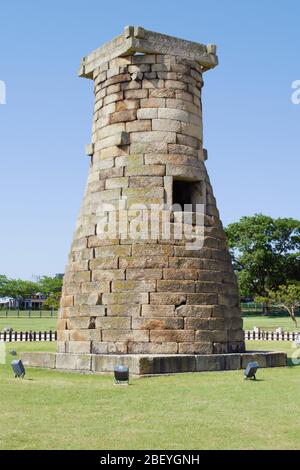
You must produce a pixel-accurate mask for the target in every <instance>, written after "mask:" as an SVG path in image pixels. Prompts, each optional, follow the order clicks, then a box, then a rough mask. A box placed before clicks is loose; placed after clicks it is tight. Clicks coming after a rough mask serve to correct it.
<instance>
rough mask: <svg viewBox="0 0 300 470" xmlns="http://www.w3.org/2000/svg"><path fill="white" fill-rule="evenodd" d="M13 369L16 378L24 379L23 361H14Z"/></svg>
mask: <svg viewBox="0 0 300 470" xmlns="http://www.w3.org/2000/svg"><path fill="white" fill-rule="evenodd" d="M11 367H12V370H13V372H14V374H15V378H16V377H22V379H24V376H25V367H24V366H23V362H22V361H21V359H16V360H14V361H12V363H11Z"/></svg>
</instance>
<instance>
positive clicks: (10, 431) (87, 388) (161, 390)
mask: <svg viewBox="0 0 300 470" xmlns="http://www.w3.org/2000/svg"><path fill="white" fill-rule="evenodd" d="M11 346H12V347H13V348H15V349H17V350H18V351H22V350H23V351H25V350H54V348H55V344H53V343H52V344H51V343H35V344H34V343H31V344H28V343H27V344H26V343H19V344H16V343H14V344H13V345H8V347H7V349H8V350H9V349H11ZM248 349H276V350H286V351H287V352H289V353H291V352H292V351H293V349H292V347H291V343H288V342H272V343H267V342H248ZM11 358H12V357H11V356H9V361H10V360H11ZM257 378H258V380H257V381H256V382H254V381H245V380H244V379H243V376H242V371H228V372H201V373H198V374H180V375H175V376H165V377H156V378H144V379H136V380H132V381H131V385H130V386H129V387H124V386H115V385H113V382H112V377H111V376H100V375H98V376H97V375H81V374H72V373H62V372H58V371H47V370H41V369H28V370H27V374H26V377H25V379H24V380H22V379H15V378H14V377H13V375H12V371H11V368H10V366H9V365H2V366H0V384H1V385H0V390H1V398H2V401H1V405H2V406H1V414H2V419H1V425H0V449H281V448H284V449H297V448H299V447H300V444H299V431H300V401H299V399H298V396H299V387H300V366H299V367H298V366H293V367H287V368H276V369H261V370H259V372H258V377H257Z"/></svg>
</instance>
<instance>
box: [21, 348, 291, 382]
mask: <svg viewBox="0 0 300 470" xmlns="http://www.w3.org/2000/svg"><path fill="white" fill-rule="evenodd" d="M98 344H99V343H97V342H95V343H94V347H95V349H96V348H97V346H98ZM188 344H189V343H180V345H181V346H182V347H185V348H188ZM109 345H110V343H109V342H104V343H100V344H99V346H98V347H100V348H102V349H105V350H106V351H107V350H108V349H109V347H110V346H109ZM160 347H162V348H163V349H165V350H166V351H167V350H169V351H170V352H165V353H161V354H159V353H152V352H147V349H148V350H155V348H160ZM130 348H131V349H132V351H133V353H129V354H125V355H124V354H123V355H120V354H116V353H111V354H106V353H104V354H103V353H101V352H99V353H96V354H66V353H45V352H41V353H38V352H35V353H31V352H23V353H22V354H21V358H22V361H23V363H24V365H25V366H26V367H48V368H51V369H54V368H56V369H61V370H71V371H72V370H78V371H81V372H96V373H110V374H112V373H113V371H114V368H115V367H116V366H117V365H125V366H128V367H129V373H130V375H136V376H142V375H161V374H174V373H182V372H205V371H221V370H239V369H244V368H245V367H246V365H247V364H248V362H253V361H254V360H255V361H256V362H258V363H259V365H260V367H284V366H286V363H287V356H286V354H285V353H283V352H261V351H249V352H248V353H242V354H241V353H239V354H189V353H188V354H176V353H175V352H174V351H175V350H176V348H177V343H172V342H171V343H170V342H163V343H147V342H145V343H144V342H139V341H132V342H131V343H130ZM139 349H141V350H143V353H139V352H138V350H139Z"/></svg>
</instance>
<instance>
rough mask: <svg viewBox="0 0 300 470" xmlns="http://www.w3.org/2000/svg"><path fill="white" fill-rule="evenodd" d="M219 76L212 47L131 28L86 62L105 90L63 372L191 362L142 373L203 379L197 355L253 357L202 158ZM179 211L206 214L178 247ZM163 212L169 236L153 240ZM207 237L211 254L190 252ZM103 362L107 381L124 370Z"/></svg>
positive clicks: (72, 279)
mask: <svg viewBox="0 0 300 470" xmlns="http://www.w3.org/2000/svg"><path fill="white" fill-rule="evenodd" d="M135 51H136V52H143V54H142V55H134V52H135ZM154 51H156V53H154ZM216 64H217V59H216V56H215V48H214V47H212V46H209V47H206V46H203V45H197V44H195V43H192V42H189V41H184V40H179V39H178V38H171V37H169V36H165V35H159V34H157V33H153V32H151V31H147V30H144V29H143V28H141V27H132V26H129V27H126V28H125V31H124V34H122V35H120V36H119V37H117V38H115V39H114V40H112V41H110V42H109V43H107V44H106V45H104V46H102V47H101V48H100V49H98V50H96V51H94V52H93V53H92V54H90V55H89V56H87V57H85V59H84V60H83V62H82V66H81V72H80V74H81V76H84V77H87V78H91V79H93V80H94V92H95V105H94V114H93V126H92V139H91V144H90V151H89V155H90V156H91V159H90V160H91V162H90V169H89V175H88V181H87V186H86V191H85V194H84V198H83V204H82V207H81V210H80V213H79V216H78V223H77V225H76V230H75V232H74V240H73V243H72V249H71V252H70V256H69V260H68V266H67V269H66V274H65V277H64V287H63V295H62V300H61V310H60V317H59V321H58V343H59V344H58V351H59V354H61V356H59V357H60V359H59V361H60V363H59V365H60V368H62V366H63V365H69V366H70V367H67V368H70V369H82V368H83V369H84V368H90V367H91V360H92V359H91V358H92V357H94V356H91V355H94V354H95V355H105V354H106V355H114V354H116V355H117V354H124V355H128V354H129V355H130V353H133V354H137V355H138V354H145V355H146V354H148V355H155V354H160V353H161V354H167V355H168V354H170V355H177V354H178V353H182V354H183V355H189V354H191V355H192V357H191V359H182V358H176V359H174V360H173V359H169V358H164V359H156V358H154V359H151V360H146V359H145V358H144V359H143V360H142V359H141V360H140V361H137V362H133V363H132V364H133V367H135V368H136V370H143V371H144V373H146V372H145V371H147V373H151V371H153V370H154V371H156V370H161V371H163V372H164V371H169V372H172V371H179V370H181V371H192V370H194V369H195V367H196V365H195V364H196V361H195V357H194V355H195V354H212V353H215V354H217V353H225V352H231V353H235V352H239V351H243V350H244V339H243V331H242V323H241V320H240V311H239V298H238V289H237V284H236V279H235V278H234V276H233V270H232V266H231V259H230V255H229V253H228V250H227V248H226V237H225V234H224V231H223V228H222V225H221V222H220V219H219V214H218V210H217V207H216V201H215V198H214V195H213V191H212V187H211V184H210V181H209V177H208V174H207V172H206V168H205V163H204V150H203V146H202V110H201V102H200V99H201V89H202V85H203V79H202V74H203V73H204V72H205V71H206V70H207V69H208V68H211V67H213V66H215V65H216ZM179 181H180V182H181V183H180V184H181V185H182V183H184V184H185V186H184V189H182V188H183V186H180V184H179ZM182 199H184V201H183V200H182ZM180 202H182V203H184V202H188V203H191V204H192V208H191V209H190V210H195V205H196V204H198V203H201V204H204V207H203V221H204V228H202V225H201V223H199V221H198V220H197V218H196V214H195V212H194V213H193V214H191V218H190V221H189V222H187V221H185V225H184V230H185V233H184V234H183V235H184V236H183V237H178V236H177V235H178V230H179V228H180V229H182V227H181V225H180V223H179V218H178V217H179V213H178V211H174V208H172V206H173V203H180ZM154 204H156V205H159V207H160V208H161V210H160V211H158V210H156V213H155V216H154V219H155V224H156V225H157V227H158V229H159V233H152V232H151V237H150V238H149V237H148V235H149V229H150V228H152V227H150V222H149V220H148V221H147V218H146V216H147V210H148V209H152V206H153V205H154ZM136 205H138V208H139V209H140V210H139V211H137V208H136ZM125 215H126V217H127V219H126V220H125V222H124V217H125ZM113 221H115V222H116V227H114V228H115V229H116V230H113V228H112V226H113ZM168 224H170V225H169V227H168ZM104 225H106V227H105V230H104V231H106V236H104V234H103V226H104ZM162 228H163V232H162V230H161V229H162ZM187 228H190V232H189V233H187V231H186V230H187ZM117 229H121V232H122V233H120V232H119V231H118V230H117ZM133 229H135V237H134V238H133V237H132V232H133V231H134V230H133ZM168 230H169V235H168ZM201 230H202V233H201ZM161 232H162V233H161ZM201 236H202V238H201V242H202V243H203V245H202V248H201V249H196V248H195V249H187V241H189V242H191V241H193V240H194V239H195V237H197V238H198V239H200V237H201ZM67 355H69V356H70V358H71V359H65V357H66V356H67ZM77 356H82V357H83V356H84V357H88V358H89V359H87V362H86V363H84V362H82V361H84V360H83V358H82V359H81V362H80V361H79V362H78V359H77V358H76V357H77ZM68 360H69V361H70V362H69V363H68ZM101 361H102V362H101ZM101 361H100V362H99V363H96V362H95V361H94V359H93V364H94V362H95V364H94V365H95V367H97V368H98V369H99V370H101V368H102V369H104V370H107V369H108V368H111V367H112V364H113V363H114V360H110V362H109V363H105V360H104V359H101ZM103 361H104V362H103ZM270 361H271V359H270ZM225 362H226V361H225ZM93 364H92V367H93ZM224 364H225V363H224ZM225 366H226V367H227V365H226V364H225ZM225 366H224V367H225Z"/></svg>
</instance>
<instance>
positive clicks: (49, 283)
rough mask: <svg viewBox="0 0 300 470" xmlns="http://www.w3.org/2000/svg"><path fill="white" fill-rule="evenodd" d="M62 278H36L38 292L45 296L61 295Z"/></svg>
mask: <svg viewBox="0 0 300 470" xmlns="http://www.w3.org/2000/svg"><path fill="white" fill-rule="evenodd" d="M62 283H63V278H62V277H61V276H54V277H51V276H41V277H38V278H37V286H38V292H40V293H41V294H44V295H46V296H48V295H51V294H55V293H59V294H61V289H62Z"/></svg>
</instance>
